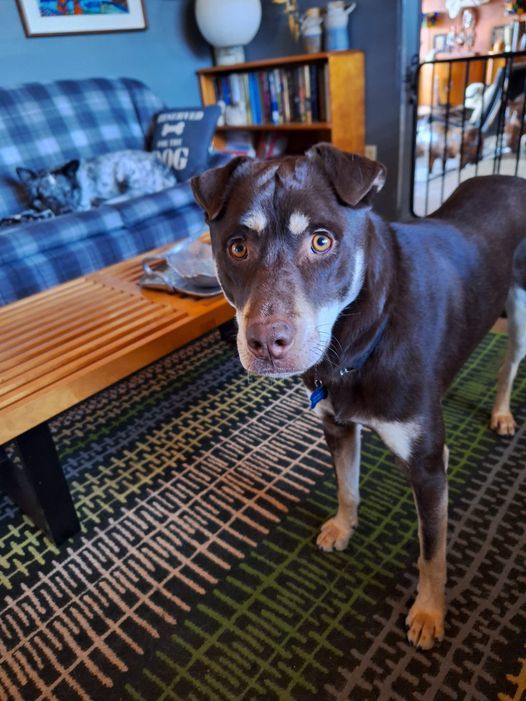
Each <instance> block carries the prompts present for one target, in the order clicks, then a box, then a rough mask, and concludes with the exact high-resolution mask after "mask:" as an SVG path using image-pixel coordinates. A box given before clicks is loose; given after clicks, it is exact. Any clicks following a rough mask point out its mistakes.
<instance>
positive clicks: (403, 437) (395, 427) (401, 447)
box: [355, 419, 420, 462]
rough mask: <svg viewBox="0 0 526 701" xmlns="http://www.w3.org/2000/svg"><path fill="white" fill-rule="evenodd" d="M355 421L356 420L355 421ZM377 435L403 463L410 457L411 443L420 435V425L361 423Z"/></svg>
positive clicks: (406, 423)
mask: <svg viewBox="0 0 526 701" xmlns="http://www.w3.org/2000/svg"><path fill="white" fill-rule="evenodd" d="M355 420H357V419H355ZM360 423H363V424H364V425H365V426H370V427H371V428H372V429H373V430H374V431H376V432H377V433H378V435H379V436H380V438H381V439H382V440H383V442H384V443H385V444H386V446H387V447H388V448H390V449H391V450H392V451H393V453H394V454H395V455H396V456H398V457H399V458H400V459H401V460H404V462H407V461H408V460H409V458H410V457H411V451H412V448H413V443H414V442H415V440H416V439H417V438H418V437H419V435H420V424H419V423H418V422H417V421H379V420H378V419H366V420H365V421H361V420H360Z"/></svg>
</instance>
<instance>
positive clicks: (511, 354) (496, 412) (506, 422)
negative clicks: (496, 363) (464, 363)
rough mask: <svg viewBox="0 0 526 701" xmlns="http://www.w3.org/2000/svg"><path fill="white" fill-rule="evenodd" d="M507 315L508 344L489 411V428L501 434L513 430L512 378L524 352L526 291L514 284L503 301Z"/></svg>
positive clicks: (525, 352)
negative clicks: (511, 405)
mask: <svg viewBox="0 0 526 701" xmlns="http://www.w3.org/2000/svg"><path fill="white" fill-rule="evenodd" d="M506 312H507V315H508V346H507V348H506V355H505V356H504V360H503V362H502V366H501V368H500V371H499V379H498V382H497V397H496V399H495V406H494V407H493V411H492V412H491V423H490V426H491V428H492V429H493V430H494V431H496V432H497V433H498V434H499V435H500V436H512V435H513V434H514V433H515V426H516V424H515V420H514V418H513V415H512V413H511V410H510V397H511V391H512V389H513V381H514V380H515V376H516V374H517V370H518V368H519V363H520V362H521V360H522V359H523V358H524V356H525V355H526V290H525V289H524V288H523V287H522V286H519V285H518V284H516V283H514V285H513V286H512V287H511V288H510V291H509V294H508V300H507V302H506Z"/></svg>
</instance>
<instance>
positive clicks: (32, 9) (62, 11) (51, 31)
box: [17, 0, 148, 37]
mask: <svg viewBox="0 0 526 701" xmlns="http://www.w3.org/2000/svg"><path fill="white" fill-rule="evenodd" d="M17 2H18V9H19V10H20V16H21V17H22V23H23V25H24V30H25V32H26V36H28V37H42V36H57V35H60V34H89V33H96V32H132V31H141V30H143V29H146V28H147V26H148V25H147V20H146V12H145V8H144V0H17Z"/></svg>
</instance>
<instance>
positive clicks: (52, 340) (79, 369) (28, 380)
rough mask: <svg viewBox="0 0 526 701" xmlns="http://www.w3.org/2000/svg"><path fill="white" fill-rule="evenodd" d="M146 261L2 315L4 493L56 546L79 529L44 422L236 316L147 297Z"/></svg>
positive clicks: (210, 303) (209, 302)
mask: <svg viewBox="0 0 526 701" xmlns="http://www.w3.org/2000/svg"><path fill="white" fill-rule="evenodd" d="M155 253H156V251H154V252H152V254H155ZM143 257H144V254H143V255H141V256H138V257H137V258H134V259H131V260H128V261H124V262H122V263H118V264H117V265H114V266H111V267H109V268H105V269H103V270H101V271H100V272H97V273H93V274H91V275H87V276H85V277H82V278H79V279H77V280H73V281H72V282H68V283H65V284H63V285H59V286H58V287H55V288H52V289H50V290H46V291H45V292H42V293H40V294H37V295H33V296H32V297H29V298H26V299H23V300H21V301H20V302H15V303H13V304H10V305H7V306H6V307H3V308H0V485H1V486H2V487H3V488H4V489H5V490H7V491H8V492H9V494H10V495H11V496H12V497H13V499H15V501H17V503H18V504H19V505H20V507H21V508H22V509H23V510H24V511H25V512H26V513H28V515H29V516H30V517H31V518H32V519H33V520H34V521H35V522H36V523H37V524H38V525H39V526H40V527H42V528H43V529H44V530H45V531H46V532H47V533H48V535H50V537H52V538H53V539H54V540H55V541H56V542H57V543H59V542H62V541H63V540H65V539H66V538H68V537H70V536H71V535H73V534H74V533H76V532H77V531H78V530H79V523H78V519H77V516H76V513H75V509H74V506H73V503H72V501H71V497H70V494H69V490H68V487H67V484H66V481H65V478H64V475H63V472H62V468H61V467H60V463H59V460H58V456H57V453H56V450H55V447H54V445H53V441H52V438H51V434H50V432H49V428H48V425H47V422H48V420H49V419H51V418H52V417H54V416H56V415H57V414H59V413H60V412H62V411H65V410H66V409H69V408H70V407H72V406H74V405H75V404H77V403H78V402H80V401H82V400H83V399H86V398H87V397H90V396H91V395H93V394H95V393H96V392H99V391H100V390H102V389H105V388H106V387H108V386H109V385H111V384H113V383H114V382H117V381H118V380H120V379H122V378H124V377H126V376H127V375H129V374H130V373H132V372H135V371H136V370H139V369H141V368H143V367H144V366H146V365H148V364H149V363H152V362H153V361H155V360H157V359H159V358H161V357H162V356H163V355H166V354H167V353H169V352H170V351H173V350H174V349H176V348H179V347H181V346H183V345H184V344H186V343H188V342H189V341H191V340H193V339H195V338H197V337H199V336H200V335H202V334H203V333H205V332H207V331H210V330H211V329H213V328H215V327H218V326H221V325H223V324H225V323H227V322H229V321H230V320H231V319H232V318H233V316H234V312H233V309H232V308H231V307H230V306H229V305H228V303H227V302H226V300H225V298H224V297H223V295H218V296H216V297H212V298H207V299H195V298H191V297H188V296H185V295H178V294H175V295H170V294H166V293H164V292H155V291H153V290H144V289H141V288H140V287H139V286H138V285H137V282H136V281H137V280H138V278H139V277H140V275H141V273H142V269H141V260H142V258H143ZM6 444H8V445H6ZM2 446H4V447H2ZM6 448H7V449H6Z"/></svg>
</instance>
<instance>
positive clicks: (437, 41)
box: [433, 34, 447, 52]
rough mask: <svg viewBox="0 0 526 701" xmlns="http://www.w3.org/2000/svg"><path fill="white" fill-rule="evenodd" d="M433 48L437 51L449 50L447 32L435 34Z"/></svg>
mask: <svg viewBox="0 0 526 701" xmlns="http://www.w3.org/2000/svg"><path fill="white" fill-rule="evenodd" d="M433 49H434V51H435V52H439V51H447V34H435V36H434V37H433Z"/></svg>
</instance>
